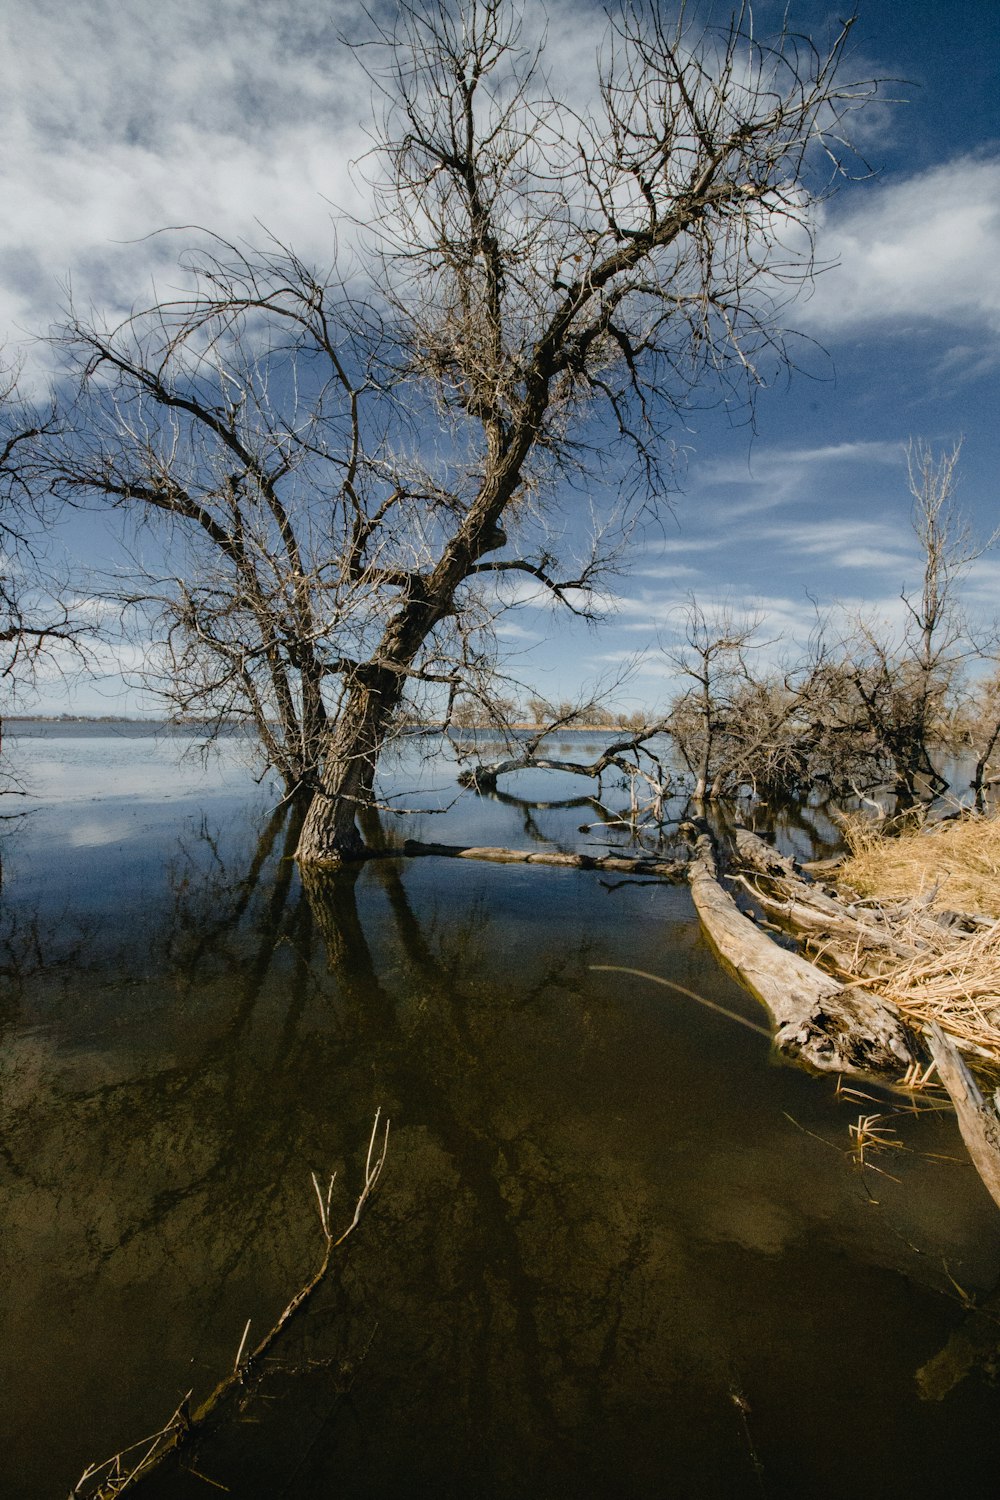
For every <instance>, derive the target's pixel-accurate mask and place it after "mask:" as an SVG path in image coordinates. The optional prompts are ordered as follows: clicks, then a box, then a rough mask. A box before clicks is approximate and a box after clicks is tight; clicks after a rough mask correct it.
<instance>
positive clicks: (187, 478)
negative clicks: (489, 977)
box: [49, 0, 872, 861]
mask: <svg viewBox="0 0 1000 1500" xmlns="http://www.w3.org/2000/svg"><path fill="white" fill-rule="evenodd" d="M394 14H395V20H394V21H391V22H386V23H385V29H379V24H378V23H376V22H373V26H375V31H374V34H373V36H372V38H371V40H370V43H369V45H368V46H367V47H366V48H363V49H361V51H360V52H359V54H358V55H359V56H360V58H361V61H362V65H363V66H365V67H366V69H367V70H368V73H369V76H370V77H371V80H372V83H373V87H374V89H375V91H376V94H377V96H378V97H379V98H380V99H381V101H382V113H381V119H380V123H379V125H378V127H377V129H376V131H375V146H374V150H373V154H372V156H371V158H370V160H369V163H368V170H369V173H370V177H371V181H372V190H373V193H374V198H375V214H374V218H373V221H372V223H371V225H370V226H369V228H368V230H367V232H366V233H365V234H362V236H361V240H360V241H359V244H360V249H359V252H358V254H359V258H360V264H359V265H355V266H354V267H352V271H351V275H350V277H349V278H348V277H346V276H345V278H344V279H342V280H341V279H338V278H337V276H335V275H321V274H319V273H317V272H315V271H313V270H312V269H311V268H309V267H307V266H305V265H304V264H303V263H302V262H301V261H300V260H299V259H298V258H297V257H296V256H295V255H294V254H293V253H291V252H290V251H288V250H286V249H284V248H283V247H280V246H272V248H271V249H270V250H265V251H263V252H253V253H250V252H247V251H244V250H241V249H238V248H236V247H234V246H231V245H226V244H224V243H223V242H221V241H218V240H215V241H213V240H203V241H202V245H201V248H200V249H198V250H196V251H195V252H194V253H192V254H190V255H189V256H188V257H187V259H186V262H185V264H186V270H187V274H188V276H189V278H190V282H189V284H190V288H191V289H190V291H189V292H188V293H186V294H183V295H180V296H178V297H177V298H176V299H175V300H173V301H168V302H162V301H160V302H158V303H157V304H156V305H155V306H153V307H151V308H149V309H144V310H139V311H137V312H135V313H134V314H133V315H132V316H131V317H129V318H128V319H126V321H125V322H124V323H123V324H121V325H120V326H118V327H115V328H108V327H103V326H99V325H97V324H95V323H94V322H93V321H92V320H85V319H83V318H80V317H73V318H72V319H71V320H70V322H69V324H68V325H67V327H66V328H65V330H64V331H63V333H62V335H61V342H62V346H63V349H64V352H65V355H66V358H67V361H68V363H69V365H70V367H71V368H73V369H75V370H76V372H77V373H78V376H79V382H80V395H79V400H78V403H77V408H76V413H75V418H74V432H73V434H72V436H71V437H67V438H65V439H64V440H63V441H62V442H61V443H57V444H55V445H50V449H49V453H50V463H51V470H50V474H51V481H52V483H53V484H54V486H55V488H56V489H57V491H58V492H60V493H62V494H64V495H71V496H73V497H74V498H75V499H77V500H84V499H89V500H92V501H101V502H107V501H110V502H111V503H112V504H113V505H116V506H119V507H121V508H123V509H124V510H126V511H129V512H131V513H132V514H133V515H134V516H136V517H143V518H146V519H149V518H159V519H161V520H163V521H165V522H166V523H167V526H168V529H169V531H170V533H171V534H172V536H173V537H174V538H175V540H176V541H177V542H178V543H180V544H182V547H183V549H185V550H186V554H187V555H184V556H182V557H181V559H180V560H179V561H176V559H175V563H174V565H173V567H172V569H170V570H167V569H164V570H163V576H162V577H161V578H159V579H158V580H155V581H154V582H153V583H150V581H149V580H147V581H146V583H144V584H143V586H142V587H141V588H138V589H136V590H135V591H134V593H133V595H132V597H135V598H138V597H139V596H141V597H143V598H145V599H149V600H154V601H156V605H157V607H158V609H159V611H160V613H161V616H162V620H163V625H162V627H161V628H163V629H164V632H165V639H166V642H167V651H166V657H165V660H164V663H163V670H164V673H165V677H166V688H167V691H168V694H169V696H170V697H171V698H172V700H173V701H174V703H175V704H177V705H178V706H182V707H184V708H185V709H186V710H187V711H193V710H196V709H197V710H200V711H202V712H208V713H212V714H216V715H219V714H228V715H236V716H239V717H242V718H245V719H247V720H249V721H251V722H252V723H253V724H254V725H255V727H256V729H257V731H258V733H259V734H260V737H261V740H262V743H263V745H264V747H265V751H266V753H267V756H268V758H269V759H270V760H271V761H272V763H273V764H274V765H276V766H277V767H278V768H279V769H280V771H281V772H282V775H283V776H284V778H285V781H286V784H287V785H288V786H289V788H292V787H298V786H301V787H304V788H305V789H306V790H307V791H308V793H309V794H310V795H311V797H312V801H311V804H310V808H309V813H308V815H307V817H306V820H305V824H304V827H303V831H302V836H301V840H300V844H299V850H298V855H299V859H300V860H303V861H337V860H339V859H341V858H344V857H348V856H351V855H354V854H357V853H359V852H360V851H361V849H362V844H361V836H360V834H359V832H358V828H357V825H356V813H357V812H358V810H359V809H360V808H362V807H363V806H364V805H365V804H366V803H367V802H368V801H369V800H370V798H371V794H372V783H373V778H374V773H375V766H376V761H377V758H378V755H379V751H380V749H381V747H382V745H383V743H384V742H385V739H386V736H387V735H388V734H390V733H391V731H392V728H393V726H394V724H396V723H397V722H398V720H399V717H400V714H401V713H402V712H403V711H404V709H405V705H406V702H407V695H408V694H412V693H413V692H414V691H416V692H420V691H431V692H437V693H439V694H441V695H442V696H444V695H446V694H447V695H448V696H449V700H450V701H452V702H453V701H454V696H455V694H456V693H457V692H458V691H459V690H461V689H462V687H463V685H464V684H465V683H466V681H467V678H468V676H469V674H470V673H475V672H482V671H483V670H484V669H486V668H488V666H489V663H490V661H491V657H492V641H491V631H492V622H493V620H494V618H495V616H496V612H497V610H498V609H502V608H503V607H504V589H505V586H506V585H507V584H508V583H509V582H511V581H512V580H517V579H521V580H523V579H525V578H527V579H530V580H531V581H532V582H533V584H534V585H536V586H537V587H538V588H539V589H541V590H544V591H546V592H547V593H548V594H549V595H550V596H551V597H552V598H553V599H554V600H555V601H556V602H557V603H560V604H562V605H563V606H565V607H567V608H570V609H574V610H576V611H578V612H581V611H582V612H584V613H587V612H588V611H589V610H590V609H591V608H592V603H591V596H590V593H589V591H590V590H591V589H592V588H593V586H594V584H595V583H596V582H597V580H598V578H599V577H600V571H601V565H602V561H606V560H607V559H608V558H609V557H610V558H612V559H614V558H615V556H616V549H617V548H618V547H619V546H620V543H621V537H622V535H623V526H625V525H626V524H627V520H628V514H629V507H630V505H632V506H634V505H641V504H643V503H645V502H648V501H649V500H650V499H651V498H653V499H655V498H656V497H657V496H659V495H662V493H663V491H664V488H665V476H664V473H663V472H662V470H661V462H660V456H661V453H662V451H663V438H664V434H665V433H666V431H667V430H668V429H669V427H670V424H671V421H672V419H673V418H674V417H675V416H676V414H677V413H678V412H681V411H683V410H684V409H685V408H686V407H687V406H689V405H690V404H691V402H692V400H693V399H694V397H695V394H696V393H698V392H707V391H708V390H709V389H712V390H713V391H714V396H715V397H721V399H724V400H725V401H727V402H730V403H741V404H742V403H745V402H746V401H747V400H752V398H753V393H754V391H755V390H756V389H757V388H758V387H759V386H760V385H761V384H763V383H765V382H766V381H767V380H769V379H770V378H771V377H772V375H774V374H775V373H776V372H779V371H781V370H783V369H785V368H786V367H787V364H788V361H789V351H788V349H787V347H786V344H785V342H784V338H783V334H782V330H781V317H780V313H781V306H782V304H783V302H784V301H785V300H786V299H787V297H788V296H790V295H792V294H793V293H794V290H795V288H796V286H797V284H798V283H799V282H800V281H801V279H802V278H803V277H805V276H807V275H808V274H809V270H810V240H809V210H810V204H811V203H812V202H813V201H814V200H815V198H816V196H817V195H818V194H820V193H822V192H823V191H825V189H826V188H827V187H828V186H829V184H830V182H831V179H832V177H834V176H836V174H837V172H839V171H840V170H841V166H842V158H843V154H844V148H843V146H842V142H843V139H844V131H845V125H844V120H845V116H846V115H847V114H848V113H849V112H850V111H851V110H853V109H854V108H856V107H858V106H860V105H861V104H862V103H863V102H864V101H865V99H866V98H868V97H869V96H870V94H871V93H872V88H871V86H869V85H857V86H855V85H846V84H844V83H843V82H842V81H841V77H840V75H841V67H840V65H841V61H842V55H843V50H844V44H845V39H846V37H847V34H848V31H849V29H850V23H847V24H846V25H845V26H844V27H843V29H842V30H841V31H840V34H839V35H838V36H836V38H835V39H834V41H833V44H832V47H831V48H830V50H829V51H827V52H822V51H820V50H819V49H818V48H817V47H816V46H814V44H813V43H812V42H811V41H810V40H808V39H803V38H799V37H796V36H794V35H793V34H791V33H790V32H788V31H785V32H783V33H782V34H781V35H780V36H778V37H777V38H776V39H775V40H774V41H773V43H771V44H770V45H765V44H763V43H762V42H761V40H760V39H759V38H758V37H757V36H756V35H755V33H754V30H753V25H752V18H751V14H750V10H749V7H747V8H746V9H745V10H743V11H740V12H739V13H738V14H737V15H736V17H735V18H734V19H733V21H732V22H731V24H730V25H729V26H728V27H724V28H722V29H721V30H718V29H716V28H714V27H712V26H710V25H704V26H702V25H699V24H697V23H696V21H695V19H694V16H693V13H689V12H688V11H687V10H684V9H681V10H680V12H679V13H678V15H677V17H676V18H675V19H671V18H670V17H669V16H668V13H667V10H666V8H665V7H664V6H663V5H661V4H660V3H658V0H636V3H634V4H628V5H626V6H625V8H624V9H623V10H622V11H621V13H620V14H617V15H615V16H612V18H611V19H610V21H609V25H608V33H607V38H606V42H605V46H604V49H603V53H602V55H601V57H600V59H599V60H598V61H597V64H596V67H595V73H594V77H593V81H592V90H593V96H592V98H591V99H590V100H589V101H588V100H587V99H581V98H578V97H574V98H572V99H571V98H568V97H563V98H559V97H556V96H555V93H554V90H553V88H552V86H551V84H550V81H549V80H548V78H547V76H546V72H545V69H544V67H543V65H542V63H543V60H542V49H541V47H532V46H531V45H529V43H528V42H527V40H526V39H525V35H524V32H523V30H522V18H521V15H520V13H519V11H518V8H517V7H516V6H515V5H514V4H511V3H509V0H430V3H428V4H427V5H414V4H405V3H404V4H402V5H400V6H399V7H397V8H396V10H395V13H394ZM595 485H596V486H598V487H599V489H600V491H601V492H603V493H609V494H610V493H614V494H616V495H624V496H625V497H626V500H625V501H624V502H621V503H619V502H618V501H616V502H615V504H614V505H613V506H612V510H613V512H614V514H613V515H612V516H611V518H610V522H609V518H608V517H607V516H606V515H605V516H604V517H602V518H600V519H599V521H598V524H597V525H596V527H595V532H596V535H597V536H598V538H599V544H598V546H597V549H596V550H595V551H591V552H590V553H585V554H584V555H583V556H582V557H581V558H573V557H570V558H568V559H567V558H566V557H564V556H561V552H560V539H561V538H562V537H564V536H565V535H566V533H567V532H571V531H572V530H573V529H574V526H575V524H576V523H574V526H569V525H567V522H566V514H565V513H566V511H567V510H569V511H573V512H576V511H578V510H579V509H580V506H581V496H582V495H583V493H584V492H586V491H589V490H591V489H593V488H594V487H595ZM595 504H596V502H595ZM560 507H562V510H563V513H562V514H560ZM599 509H600V507H598V510H599Z"/></svg>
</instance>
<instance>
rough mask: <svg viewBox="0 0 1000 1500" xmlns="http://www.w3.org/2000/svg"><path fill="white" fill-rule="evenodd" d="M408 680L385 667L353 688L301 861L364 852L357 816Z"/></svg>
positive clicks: (307, 825)
mask: <svg viewBox="0 0 1000 1500" xmlns="http://www.w3.org/2000/svg"><path fill="white" fill-rule="evenodd" d="M402 682H403V678H402V677H399V676H396V674H394V673H385V672H382V673H378V674H373V676H372V678H371V679H369V680H368V681H367V682H362V681H356V682H355V683H354V685H353V687H352V688H351V691H350V693H349V695H348V698H347V702H346V703H345V704H344V707H343V709H342V711H341V714H340V717H339V719H338V721H337V727H336V730H335V731H334V733H333V735H332V737H331V741H330V746H329V749H328V751H327V754H326V760H325V763H324V766H323V772H322V777H321V780H320V785H319V786H318V787H317V789H316V792H315V795H314V796H313V799H312V802H311V803H310V805H309V811H308V812H307V814H306V817H305V822H304V823H303V825H302V833H301V835H300V837H299V845H298V849H297V850H296V858H297V859H298V860H299V862H300V863H306V864H308V863H322V864H340V863H342V862H343V861H344V860H348V859H357V858H358V857H359V856H360V855H361V854H363V852H364V848H365V845H364V840H363V839H362V837H361V834H360V832H359V830H358V826H357V817H358V814H359V813H360V812H362V811H363V810H364V809H365V808H367V807H369V806H370V805H371V800H372V788H373V785H374V781H375V768H376V765H377V762H378V756H379V752H380V751H381V749H382V745H383V743H384V741H385V736H386V733H387V731H388V728H389V725H390V723H391V722H392V717H393V715H394V713H395V710H396V707H397V705H398V702H399V698H400V695H401V690H402Z"/></svg>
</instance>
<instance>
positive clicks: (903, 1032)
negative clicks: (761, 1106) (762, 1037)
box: [688, 832, 917, 1079]
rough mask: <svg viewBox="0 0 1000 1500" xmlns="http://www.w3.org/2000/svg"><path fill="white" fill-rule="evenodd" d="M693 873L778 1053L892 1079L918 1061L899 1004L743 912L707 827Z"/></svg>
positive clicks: (696, 892)
mask: <svg viewBox="0 0 1000 1500" xmlns="http://www.w3.org/2000/svg"><path fill="white" fill-rule="evenodd" d="M780 858H781V857H780V856H776V859H780ZM688 880H689V883H690V886H691V895H692V897H693V900H694V904H695V907H696V909H697V912H698V916H699V918H700V919H701V923H702V926H703V928H704V930H705V933H706V935H707V936H708V938H709V940H710V941H711V943H712V945H713V947H714V948H715V950H716V952H717V954H718V956H719V958H720V959H721V960H722V963H723V964H724V965H725V966H726V967H727V968H728V969H730V970H731V971H732V972H733V973H734V974H735V975H736V977H737V979H739V981H740V982H741V983H742V984H743V985H744V986H745V987H746V988H747V989H748V990H749V991H750V993H751V994H752V995H754V996H755V997H756V998H757V999H758V1000H759V1001H760V1002H761V1004H763V1005H764V1006H765V1007H766V1008H767V1010H768V1011H769V1012H770V1014H771V1017H772V1020H773V1022H774V1027H775V1030H774V1044H775V1046H776V1047H777V1049H778V1051H779V1052H782V1053H784V1054H785V1055H786V1056H789V1057H793V1058H796V1059H798V1060H801V1061H802V1062H805V1063H807V1064H808V1065H809V1066H811V1067H813V1068H816V1069H817V1070H818V1071H820V1072H824V1073H853V1074H860V1075H862V1076H866V1077H872V1076H875V1077H882V1078H891V1079H895V1078H897V1077H898V1075H899V1074H900V1073H901V1072H902V1071H904V1070H905V1069H906V1068H907V1067H909V1066H910V1065H911V1064H912V1063H913V1062H914V1061H915V1060H916V1058H917V1044H916V1041H915V1038H914V1037H913V1034H912V1032H911V1031H910V1030H909V1028H908V1027H907V1026H906V1025H904V1023H903V1022H902V1020H901V1019H900V1017H899V1016H898V1015H897V1014H896V1012H895V1011H894V1010H892V1009H891V1008H890V1007H889V1006H887V1005H885V1004H883V1002H882V1001H880V1000H879V999H878V998H877V997H876V996H874V995H871V994H868V993H866V991H864V990H861V989H857V988H855V987H854V986H852V985H842V984H839V983H838V982H837V981H836V980H835V979H833V978H831V976H830V975H828V974H824V973H823V972H822V971H821V970H820V969H817V968H816V967H815V965H814V964H811V963H809V962H808V960H807V959H804V958H802V957H800V956H799V954H797V953H793V952H790V951H789V950H788V949H787V948H782V947H780V946H779V945H778V944H777V943H775V942H773V941H772V940H771V939H770V938H769V937H767V936H766V935H765V934H764V933H763V932H761V931H760V929H759V928H758V927H757V926H756V925H755V924H754V923H753V922H752V921H751V920H750V918H749V917H747V916H745V915H744V914H743V912H741V911H740V909H739V907H738V906H737V905H736V902H735V901H734V900H733V898H732V896H731V895H730V894H729V893H728V891H726V890H724V889H723V887H722V885H721V884H720V882H719V878H718V872H717V869H716V861H715V849H714V845H713V842H712V838H711V835H710V834H708V833H707V832H700V833H699V834H698V836H697V839H696V842H695V848H694V856H693V858H692V860H691V862H690V864H689V866H688Z"/></svg>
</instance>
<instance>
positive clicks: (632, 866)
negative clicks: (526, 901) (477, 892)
mask: <svg viewBox="0 0 1000 1500" xmlns="http://www.w3.org/2000/svg"><path fill="white" fill-rule="evenodd" d="M369 853H370V855H378V856H385V858H390V859H391V858H393V856H399V855H403V856H406V858H418V856H421V855H438V856H441V858H445V859H487V861H490V862H492V864H555V865H562V867H565V868H568V870H622V871H627V873H628V874H657V876H660V879H670V880H682V879H684V876H685V874H687V864H685V862H684V861H681V859H654V858H651V856H649V855H618V853H616V855H610V853H609V855H595V853H562V852H559V850H558V849H499V847H493V846H492V844H483V846H481V847H480V846H465V844H438V843H418V841H417V840H415V838H408V840H406V843H405V844H402V847H399V849H373V850H370V852H369Z"/></svg>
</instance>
